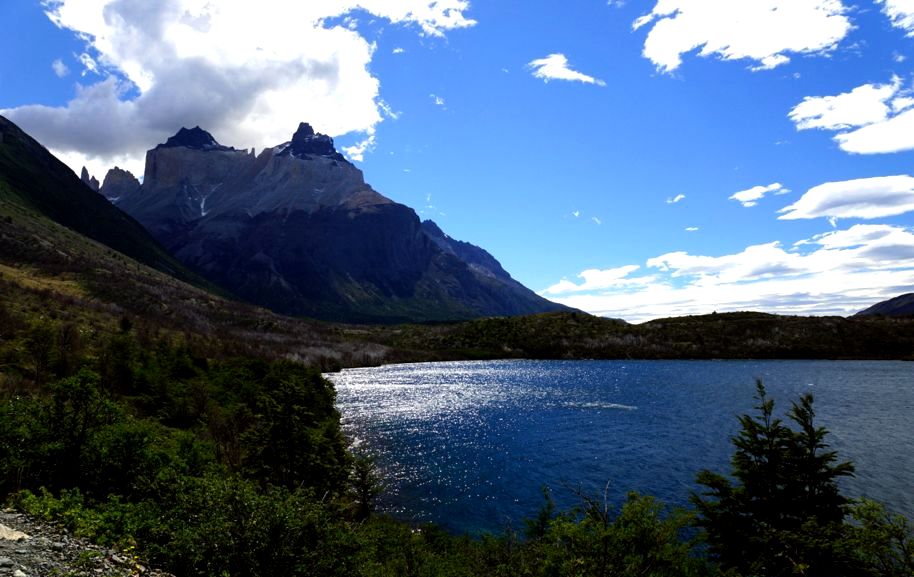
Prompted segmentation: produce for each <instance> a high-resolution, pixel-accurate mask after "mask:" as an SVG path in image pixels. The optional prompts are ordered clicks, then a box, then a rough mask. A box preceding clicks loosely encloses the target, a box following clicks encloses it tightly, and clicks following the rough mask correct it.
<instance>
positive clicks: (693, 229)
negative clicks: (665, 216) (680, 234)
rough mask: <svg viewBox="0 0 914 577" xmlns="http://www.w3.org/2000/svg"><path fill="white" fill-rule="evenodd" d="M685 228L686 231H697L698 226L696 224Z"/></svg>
mask: <svg viewBox="0 0 914 577" xmlns="http://www.w3.org/2000/svg"><path fill="white" fill-rule="evenodd" d="M685 230H686V232H698V227H697V226H687V227H686V229H685Z"/></svg>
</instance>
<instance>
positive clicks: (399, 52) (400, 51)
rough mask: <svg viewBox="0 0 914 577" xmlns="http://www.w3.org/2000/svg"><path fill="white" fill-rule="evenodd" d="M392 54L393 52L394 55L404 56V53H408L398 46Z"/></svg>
mask: <svg viewBox="0 0 914 577" xmlns="http://www.w3.org/2000/svg"><path fill="white" fill-rule="evenodd" d="M392 52H393V53H394V54H403V53H404V52H406V49H405V48H400V47H399V46H397V47H396V48H394V49H393V50H392Z"/></svg>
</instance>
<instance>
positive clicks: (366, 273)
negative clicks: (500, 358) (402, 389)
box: [100, 123, 569, 323]
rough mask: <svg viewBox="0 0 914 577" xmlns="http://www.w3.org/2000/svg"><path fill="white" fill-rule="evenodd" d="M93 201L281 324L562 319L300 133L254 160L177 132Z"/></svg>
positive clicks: (497, 267) (325, 140)
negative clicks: (298, 319)
mask: <svg viewBox="0 0 914 577" xmlns="http://www.w3.org/2000/svg"><path fill="white" fill-rule="evenodd" d="M100 192H101V194H102V195H104V196H105V197H107V198H110V199H112V201H113V202H115V204H116V206H117V207H119V208H121V209H122V210H124V211H125V212H127V213H129V214H130V215H132V216H133V217H134V218H136V219H137V220H138V221H140V222H141V223H142V224H143V225H144V226H145V227H146V229H147V230H148V231H149V232H150V233H151V234H152V235H153V236H154V237H155V238H156V239H158V240H159V241H160V242H161V243H162V244H163V245H164V246H165V247H166V248H167V249H168V250H169V251H170V252H171V253H172V254H174V255H175V256H176V257H177V258H179V259H180V260H181V261H182V262H184V263H185V264H187V265H188V266H190V267H192V268H193V269H194V270H195V271H197V272H199V273H200V274H202V275H203V276H205V277H206V278H207V279H209V280H211V281H212V282H214V283H216V284H218V285H220V286H223V287H226V288H227V289H228V290H230V291H232V293H234V294H236V295H238V296H240V297H241V298H244V299H245V300H247V301H249V302H252V303H255V304H258V305H261V306H265V307H268V308H270V309H272V310H274V311H276V312H280V313H283V314H291V315H297V316H307V317H313V318H319V319H325V320H333V321H354V322H381V323H397V322H423V321H451V320H460V319H471V318H478V317H484V316H505V315H508V316H513V315H523V314H530V313H539V312H546V311H560V310H569V309H568V308H567V307H565V306H563V305H560V304H556V303H553V302H550V301H548V300H546V299H544V298H542V297H540V296H539V295H537V294H536V293H534V292H533V291H531V290H529V289H527V288H526V287H524V286H523V285H521V284H520V283H519V282H517V281H516V280H514V279H513V278H511V276H510V275H509V274H508V273H507V272H506V271H505V270H504V269H503V268H502V266H501V264H499V262H498V261H497V260H496V259H495V258H494V257H492V255H490V254H489V253H487V252H486V251H485V250H483V249H481V248H479V247H476V246H474V245H471V244H469V243H465V242H460V241H456V240H454V239H452V238H450V237H449V236H448V235H446V234H444V232H442V231H441V229H440V228H439V227H438V226H437V225H435V224H434V223H432V222H430V221H426V222H425V223H423V222H421V221H420V219H419V217H418V216H417V215H416V213H415V211H413V209H411V208H409V207H407V206H404V205H402V204H398V203H396V202H393V201H392V200H390V199H389V198H386V197H384V196H382V195H381V194H379V193H378V192H376V191H375V190H373V189H372V188H371V187H370V186H369V185H368V184H366V183H365V181H364V179H363V177H362V172H361V171H360V170H359V169H357V168H356V167H355V166H353V165H352V164H351V163H349V162H348V161H347V160H346V159H345V158H344V157H343V156H342V155H340V154H339V153H338V152H337V151H336V149H335V148H334V145H333V140H332V139H331V138H330V137H328V136H326V135H323V134H319V133H315V132H314V130H313V129H312V128H311V126H310V125H308V124H305V123H302V124H301V125H299V127H298V129H297V130H296V131H295V133H294V134H293V135H292V138H291V140H290V141H288V142H286V143H283V144H280V145H278V146H275V147H273V148H267V149H265V150H263V151H261V153H260V154H259V155H255V154H254V152H253V151H246V150H236V149H235V148H231V147H228V146H223V145H221V144H219V143H218V142H216V140H215V139H214V138H213V137H212V135H210V134H209V133H207V132H206V131H205V130H203V129H201V128H200V127H194V128H192V129H187V128H182V129H181V130H180V131H179V132H178V133H177V134H175V135H174V136H172V137H171V138H169V139H168V140H167V142H165V143H164V144H160V145H158V146H156V147H155V148H154V149H152V150H150V151H149V152H148V153H147V156H146V168H145V174H144V178H143V182H142V185H141V184H140V183H139V180H138V179H135V178H134V177H133V176H132V175H129V174H127V173H124V171H120V170H112V172H110V173H109V174H108V175H107V176H106V178H105V179H104V184H103V185H102V187H101V190H100Z"/></svg>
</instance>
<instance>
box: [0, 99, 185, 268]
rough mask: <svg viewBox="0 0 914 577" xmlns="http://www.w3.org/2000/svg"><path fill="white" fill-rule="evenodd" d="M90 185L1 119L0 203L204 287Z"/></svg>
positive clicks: (138, 226)
mask: <svg viewBox="0 0 914 577" xmlns="http://www.w3.org/2000/svg"><path fill="white" fill-rule="evenodd" d="M90 182H91V179H90ZM90 186H91V185H90V184H87V183H86V182H84V181H83V180H81V179H80V177H78V176H76V174H75V173H74V172H73V171H72V170H70V169H69V168H68V167H67V166H66V165H65V164H63V163H62V162H60V160H58V159H57V158H56V157H54V155H52V154H51V153H50V152H48V150H47V149H46V148H44V147H43V146H42V145H41V144H39V143H38V142H37V141H35V140H34V139H33V138H32V137H30V136H29V135H28V134H26V133H25V132H23V131H22V130H21V129H20V128H19V127H18V126H16V125H15V124H13V123H12V122H10V121H9V120H7V119H6V118H4V117H2V116H0V201H3V202H6V203H14V204H17V205H21V206H23V207H27V208H28V209H29V210H33V211H35V212H37V213H38V214H40V215H42V216H44V217H46V218H48V219H50V220H52V221H54V222H57V223H60V224H62V225H63V226H65V227H67V228H69V229H72V230H73V231H76V232H78V233H80V234H82V235H85V236H87V237H89V238H91V239H93V240H96V241H98V242H101V243H102V244H105V245H107V246H109V247H111V248H113V249H114V250H117V251H119V252H121V253H123V254H125V255H127V256H130V257H132V258H134V259H136V260H137V261H139V262H141V263H143V264H146V265H148V266H151V267H152V268H155V269H158V270H160V271H163V272H166V273H168V274H170V275H172V276H174V277H176V278H179V279H181V280H184V281H188V282H191V283H192V284H198V285H199V284H202V283H203V280H202V279H201V278H199V277H198V276H197V275H195V274H193V273H191V272H190V271H189V270H188V269H187V268H186V267H185V266H184V265H182V264H181V263H180V262H178V261H177V260H176V259H175V258H174V257H172V256H171V255H170V254H169V253H168V252H167V251H165V250H164V249H163V248H162V247H161V246H160V245H159V243H157V242H156V241H155V240H153V239H152V238H151V237H150V235H149V233H147V232H146V230H145V229H144V228H143V226H141V225H140V224H139V223H138V222H137V221H135V220H134V219H133V218H131V217H130V216H129V215H127V214H125V213H124V212H122V211H120V210H118V209H117V208H116V207H114V206H112V205H111V204H110V203H109V202H107V201H106V200H105V199H104V198H102V197H101V196H99V195H98V194H97V193H96V192H94V191H93V190H92V189H91V188H90Z"/></svg>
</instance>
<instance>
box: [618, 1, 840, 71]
mask: <svg viewBox="0 0 914 577" xmlns="http://www.w3.org/2000/svg"><path fill="white" fill-rule="evenodd" d="M846 10H847V9H846V8H845V7H844V5H843V4H842V3H841V1H840V0H752V1H750V2H745V1H734V0H703V1H701V2H696V1H694V0H657V3H656V5H655V6H654V9H653V10H652V11H651V12H650V13H648V14H647V15H645V16H642V17H641V18H639V19H637V20H636V21H635V23H634V25H633V27H634V29H636V30H637V29H639V28H641V27H642V26H650V32H648V35H647V38H646V39H645V42H644V51H643V54H644V56H645V57H646V58H648V59H650V60H651V61H652V62H653V63H654V64H655V65H656V66H657V69H658V70H660V71H661V72H672V71H673V70H675V69H676V68H678V67H679V65H680V64H682V55H683V54H687V53H689V52H692V51H698V54H699V55H700V56H714V55H716V56H717V57H719V58H721V59H722V60H742V59H747V60H751V61H754V62H756V64H755V65H754V66H753V67H752V69H753V70H761V69H770V68H775V67H777V66H781V65H783V64H786V63H787V62H789V61H790V57H789V54H821V53H828V52H830V51H831V50H833V49H834V48H835V47H836V46H837V45H838V43H839V42H840V41H841V40H842V39H843V38H844V37H845V36H846V35H847V33H848V32H849V31H850V30H851V23H850V21H849V20H848V18H847V17H846V16H845V12H846Z"/></svg>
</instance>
